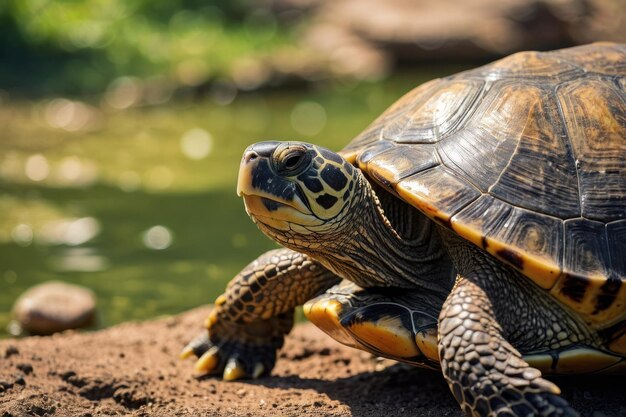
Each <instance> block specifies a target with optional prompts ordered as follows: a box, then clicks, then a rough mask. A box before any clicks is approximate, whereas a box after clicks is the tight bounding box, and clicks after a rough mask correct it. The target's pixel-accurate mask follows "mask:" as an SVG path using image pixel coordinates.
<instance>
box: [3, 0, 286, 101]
mask: <svg viewBox="0 0 626 417" xmlns="http://www.w3.org/2000/svg"><path fill="white" fill-rule="evenodd" d="M259 4H260V5H259ZM0 27H2V36H1V37H0V62H2V65H0V88H5V89H10V90H19V91H21V92H26V93H30V94H35V95H37V96H42V95H46V94H92V93H100V92H102V91H104V90H105V89H106V88H107V86H109V85H110V83H111V81H112V80H115V79H117V78H119V77H123V76H125V77H128V76H132V77H139V78H141V79H145V80H147V81H148V82H150V83H157V84H173V85H176V86H183V87H184V86H191V87H196V86H198V85H201V84H203V83H205V82H207V81H209V80H213V79H218V78H220V77H224V76H227V75H231V74H232V73H233V72H237V71H239V72H243V73H245V71H246V66H250V65H256V64H255V63H258V62H260V61H262V60H263V59H265V58H266V57H268V56H270V55H271V54H273V53H274V52H276V51H278V50H283V49H290V45H291V44H292V41H291V35H290V30H293V28H292V29H290V30H288V29H287V28H285V27H284V26H283V25H282V24H281V23H280V22H279V21H278V20H277V19H276V17H275V16H274V15H273V14H271V13H270V12H269V11H268V10H267V9H266V8H263V7H262V3H258V2H244V1H219V0H172V1H149V0H134V1H124V0H81V1H76V0H28V1H23V0H4V1H2V2H0ZM251 63H252V64H251ZM253 81H254V80H253Z"/></svg>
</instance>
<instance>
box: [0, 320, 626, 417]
mask: <svg viewBox="0 0 626 417" xmlns="http://www.w3.org/2000/svg"><path fill="white" fill-rule="evenodd" d="M207 312H208V309H206V308H201V309H196V310H193V311H190V312H187V313H184V314H181V315H179V316H176V317H168V318H162V319H157V320H154V321H149V322H144V323H126V324H122V325H119V326H115V327H112V328H109V329H106V330H102V331H98V332H93V333H73V332H67V333H64V334H59V335H54V336H51V337H31V338H25V339H21V340H2V341H0V416H2V417H9V416H20V417H21V416H50V415H54V416H84V417H87V416H101V415H120V414H121V415H131V416H160V415H164V416H180V415H194V416H198V415H210V416H257V415H260V416H265V415H272V416H300V415H323V416H350V415H355V416H389V415H413V416H461V415H462V414H461V413H460V411H459V409H458V406H457V405H456V403H455V401H454V399H453V398H452V395H451V394H450V393H449V391H448V387H447V386H446V384H445V383H444V381H443V379H442V378H441V376H440V375H439V374H438V373H437V372H432V371H428V370H423V369H414V368H408V367H405V366H403V365H399V364H396V363H394V362H392V361H389V360H380V359H376V358H373V357H372V356H371V355H369V354H367V353H365V352H360V351H356V350H353V349H350V348H347V347H344V346H341V345H339V344H338V343H336V342H334V341H333V340H331V339H329V338H328V337H326V336H325V335H324V334H323V333H321V332H320V331H319V330H318V329H316V328H315V327H313V326H312V325H310V324H304V325H300V326H297V327H296V329H295V330H294V332H293V333H292V334H291V335H290V336H289V338H288V339H287V342H286V344H285V347H284V349H283V350H282V352H281V354H280V359H279V362H278V365H277V367H276V369H275V370H274V372H273V374H272V376H271V377H267V378H263V379H260V380H257V381H243V382H223V381H221V380H218V379H215V378H206V379H202V380H196V379H194V378H192V377H191V370H192V369H191V364H192V362H182V361H179V360H178V359H177V354H178V352H179V351H180V349H181V348H182V346H183V345H184V344H185V342H187V341H188V340H189V339H191V338H192V337H194V336H195V335H196V334H197V333H198V331H199V327H200V324H201V323H202V319H203V318H204V317H205V316H206V314H207ZM556 382H557V383H558V384H559V385H560V386H561V388H562V389H563V391H564V396H565V397H566V398H567V399H568V400H569V401H570V402H572V403H573V404H574V405H575V406H576V407H577V409H578V410H580V411H581V412H582V413H583V415H585V416H594V417H602V416H609V417H612V416H626V391H625V390H624V387H623V377H620V376H616V377H606V376H605V377H601V378H593V377H592V378H590V377H586V378H575V379H568V380H561V379H560V380H557V381H556Z"/></svg>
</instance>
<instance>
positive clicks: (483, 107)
mask: <svg viewBox="0 0 626 417" xmlns="http://www.w3.org/2000/svg"><path fill="white" fill-rule="evenodd" d="M625 89H626V47H625V46H624V45H618V44H611V43H598V44H592V45H586V46H581V47H576V48H570V49H562V50H557V51H552V52H543V53H542V52H520V53H517V54H514V55H511V56H509V57H507V58H504V59H501V60H499V61H496V62H493V63H491V64H489V65H486V66H483V67H480V68H477V69H474V70H470V71H466V72H462V73H459V74H456V75H452V76H449V77H446V78H441V79H436V80H433V81H430V82H428V83H426V84H423V85H421V86H419V87H417V88H416V89H414V90H413V91H411V92H409V93H408V94H406V95H405V96H404V97H402V98H401V99H400V100H398V101H397V102H396V103H395V104H393V105H392V106H391V107H390V108H389V109H388V110H387V111H385V112H384V113H383V114H382V115H381V116H380V117H379V118H378V119H377V120H376V121H374V122H373V123H372V124H371V125H370V126H369V127H368V128H367V129H366V130H365V131H364V132H363V133H361V134H360V135H359V136H357V137H356V138H355V139H354V140H353V141H352V142H351V143H350V144H349V145H348V146H347V147H346V148H345V149H344V150H343V151H342V152H341V153H342V155H343V156H345V157H346V158H347V159H348V160H350V161H351V162H352V163H354V164H357V165H358V166H359V167H360V168H361V169H362V170H363V171H364V172H365V173H366V174H367V175H368V176H369V177H370V178H373V179H374V180H375V181H376V182H378V183H380V184H381V185H383V186H385V187H387V188H388V189H389V190H390V191H392V192H393V193H395V194H396V195H397V196H399V197H400V198H402V199H404V200H406V201H407V202H409V203H410V204H412V205H413V206H415V207H416V208H417V209H419V210H421V211H422V212H423V213H424V214H426V215H427V216H429V217H430V218H432V219H433V220H435V221H437V222H439V223H441V224H443V225H445V226H446V227H448V228H450V229H452V230H454V231H455V232H456V233H458V234H459V235H460V236H462V237H464V238H465V239H467V240H469V241H470V242H472V243H474V244H476V245H477V246H479V247H481V248H483V249H485V250H486V251H488V252H489V253H490V254H492V255H493V256H495V257H496V258H498V259H500V260H501V261H502V262H505V263H507V264H509V265H511V266H512V267H514V268H516V269H517V270H519V271H520V272H522V273H523V274H524V275H525V276H526V277H528V278H529V279H531V280H532V281H534V282H535V283H536V284H537V285H539V286H540V287H542V288H544V289H545V290H547V291H549V292H550V293H551V295H552V296H554V297H555V298H556V299H558V300H559V301H560V302H562V303H563V304H565V305H567V306H568V307H569V308H571V309H573V310H574V311H576V312H577V313H578V314H580V316H581V317H582V318H583V319H584V320H585V321H586V322H588V323H589V324H590V325H591V326H594V327H595V328H597V329H600V328H604V329H609V328H614V329H622V330H623V328H624V326H623V324H624V320H626V283H625V282H624V281H626V92H625ZM607 331H608V330H607ZM620 337H621V338H620ZM613 339H615V340H614V342H613V343H614V344H615V346H613V347H612V349H613V350H616V351H620V352H621V351H623V352H624V353H626V335H621V336H619V337H615V338H613ZM622 339H623V340H622ZM609 347H610V348H611V346H609Z"/></svg>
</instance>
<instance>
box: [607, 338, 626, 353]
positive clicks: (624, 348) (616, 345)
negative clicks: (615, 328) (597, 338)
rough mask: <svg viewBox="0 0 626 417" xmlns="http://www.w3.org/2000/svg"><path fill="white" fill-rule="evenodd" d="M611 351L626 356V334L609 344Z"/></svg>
mask: <svg viewBox="0 0 626 417" xmlns="http://www.w3.org/2000/svg"><path fill="white" fill-rule="evenodd" d="M609 349H611V351H613V352H615V353H621V354H622V355H626V333H624V334H623V335H621V336H620V337H618V338H617V339H615V340H613V341H612V342H611V343H609Z"/></svg>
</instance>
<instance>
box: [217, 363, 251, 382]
mask: <svg viewBox="0 0 626 417" xmlns="http://www.w3.org/2000/svg"><path fill="white" fill-rule="evenodd" d="M245 376H246V370H245V369H244V367H243V365H242V364H241V363H240V362H239V361H238V360H237V359H235V358H230V359H229V360H228V362H227V363H226V367H225V368H224V374H223V376H222V378H223V379H224V381H235V380H237V379H241V378H243V377H245Z"/></svg>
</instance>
